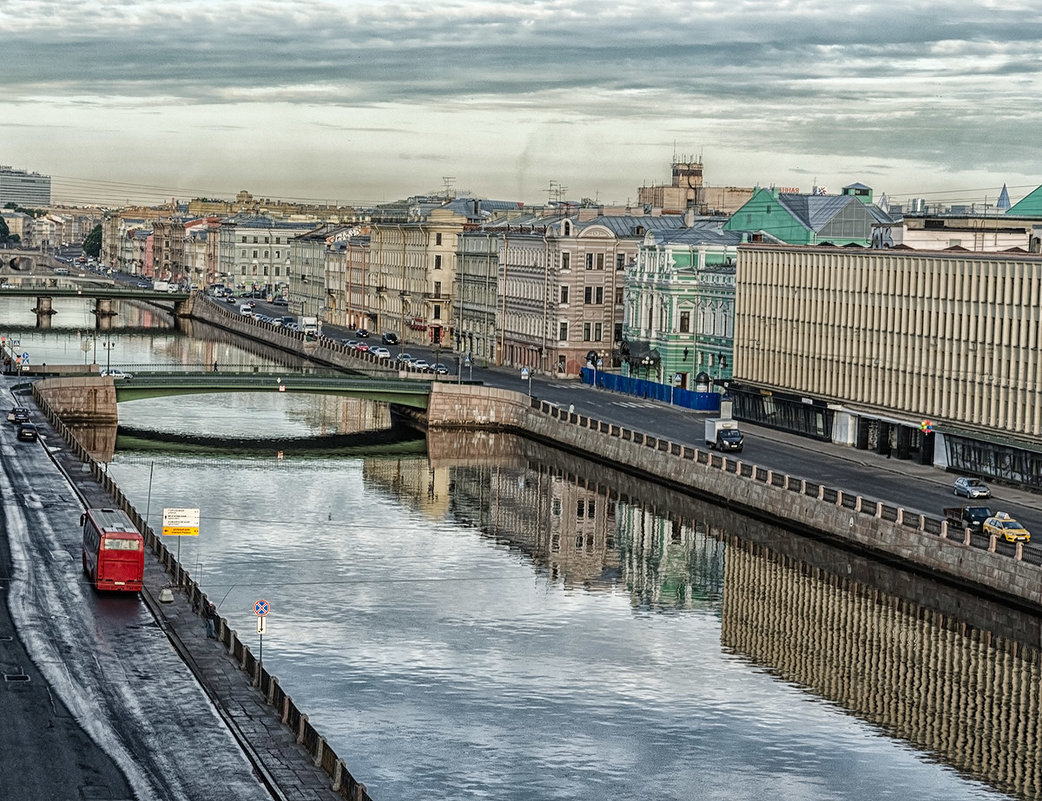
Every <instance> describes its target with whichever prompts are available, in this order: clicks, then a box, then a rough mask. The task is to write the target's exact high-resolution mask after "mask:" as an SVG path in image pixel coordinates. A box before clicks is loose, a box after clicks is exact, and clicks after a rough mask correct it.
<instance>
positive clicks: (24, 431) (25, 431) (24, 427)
mask: <svg viewBox="0 0 1042 801" xmlns="http://www.w3.org/2000/svg"><path fill="white" fill-rule="evenodd" d="M39 436H40V432H39V431H38V430H37V428H36V425H35V424H34V423H22V424H21V425H20V426H18V439H21V440H25V441H26V442H36V440H37V439H38V438H39Z"/></svg>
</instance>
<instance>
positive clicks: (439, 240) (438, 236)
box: [434, 234, 441, 245]
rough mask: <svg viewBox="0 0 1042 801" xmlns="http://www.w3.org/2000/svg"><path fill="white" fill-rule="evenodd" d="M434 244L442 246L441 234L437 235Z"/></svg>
mask: <svg viewBox="0 0 1042 801" xmlns="http://www.w3.org/2000/svg"><path fill="white" fill-rule="evenodd" d="M434 244H435V245H440V244H441V234H435V235H434Z"/></svg>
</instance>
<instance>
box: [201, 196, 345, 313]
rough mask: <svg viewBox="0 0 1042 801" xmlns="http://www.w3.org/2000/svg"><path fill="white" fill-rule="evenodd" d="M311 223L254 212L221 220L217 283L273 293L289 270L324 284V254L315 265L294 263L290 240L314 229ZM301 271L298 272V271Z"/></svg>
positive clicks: (321, 285)
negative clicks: (277, 218)
mask: <svg viewBox="0 0 1042 801" xmlns="http://www.w3.org/2000/svg"><path fill="white" fill-rule="evenodd" d="M314 227H315V226H314V223H307V222H286V221H284V220H276V219H273V218H271V217H263V216H257V215H236V216H234V217H227V218H225V219H223V220H221V227H220V234H219V240H220V242H219V246H218V274H217V276H216V277H217V279H218V283H223V284H225V285H227V286H230V287H238V288H240V289H249V290H258V289H267V290H269V291H272V292H276V291H278V290H279V289H280V288H282V287H285V286H286V285H288V283H289V281H290V273H291V272H292V271H293V269H294V268H295V269H296V271H297V272H296V275H297V276H298V278H299V276H300V275H310V276H312V277H313V278H314V280H316V281H317V282H318V286H319V288H320V291H319V296H321V294H322V292H321V288H322V287H323V286H324V282H325V278H324V275H323V271H324V269H325V264H324V261H325V259H324V257H323V259H321V260H320V261H319V262H318V263H317V264H316V263H313V262H309V263H308V264H307V265H303V264H297V265H294V263H293V259H292V256H293V249H292V241H293V239H294V238H296V237H297V236H300V235H302V234H305V233H307V232H308V231H310V230H312V229H314ZM302 270H303V271H304V272H301V271H302Z"/></svg>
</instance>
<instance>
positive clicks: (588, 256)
mask: <svg viewBox="0 0 1042 801" xmlns="http://www.w3.org/2000/svg"><path fill="white" fill-rule="evenodd" d="M586 269H587V270H592V269H593V254H592V253H587V254H586Z"/></svg>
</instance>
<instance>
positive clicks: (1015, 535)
mask: <svg viewBox="0 0 1042 801" xmlns="http://www.w3.org/2000/svg"><path fill="white" fill-rule="evenodd" d="M983 529H984V533H985V534H986V535H988V536H991V535H992V534H994V535H996V536H998V537H1002V538H1003V539H1004V540H1006V542H1031V535H1030V534H1029V533H1028V530H1027V529H1026V528H1024V527H1023V526H1022V525H1020V523H1018V522H1017V521H1016V520H1014V519H1013V518H1012V517H1010V516H1009V515H1008V514H1007V513H1006V512H998V513H997V514H996V515H995V516H994V517H989V518H988V519H987V520H985V521H984V526H983Z"/></svg>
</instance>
